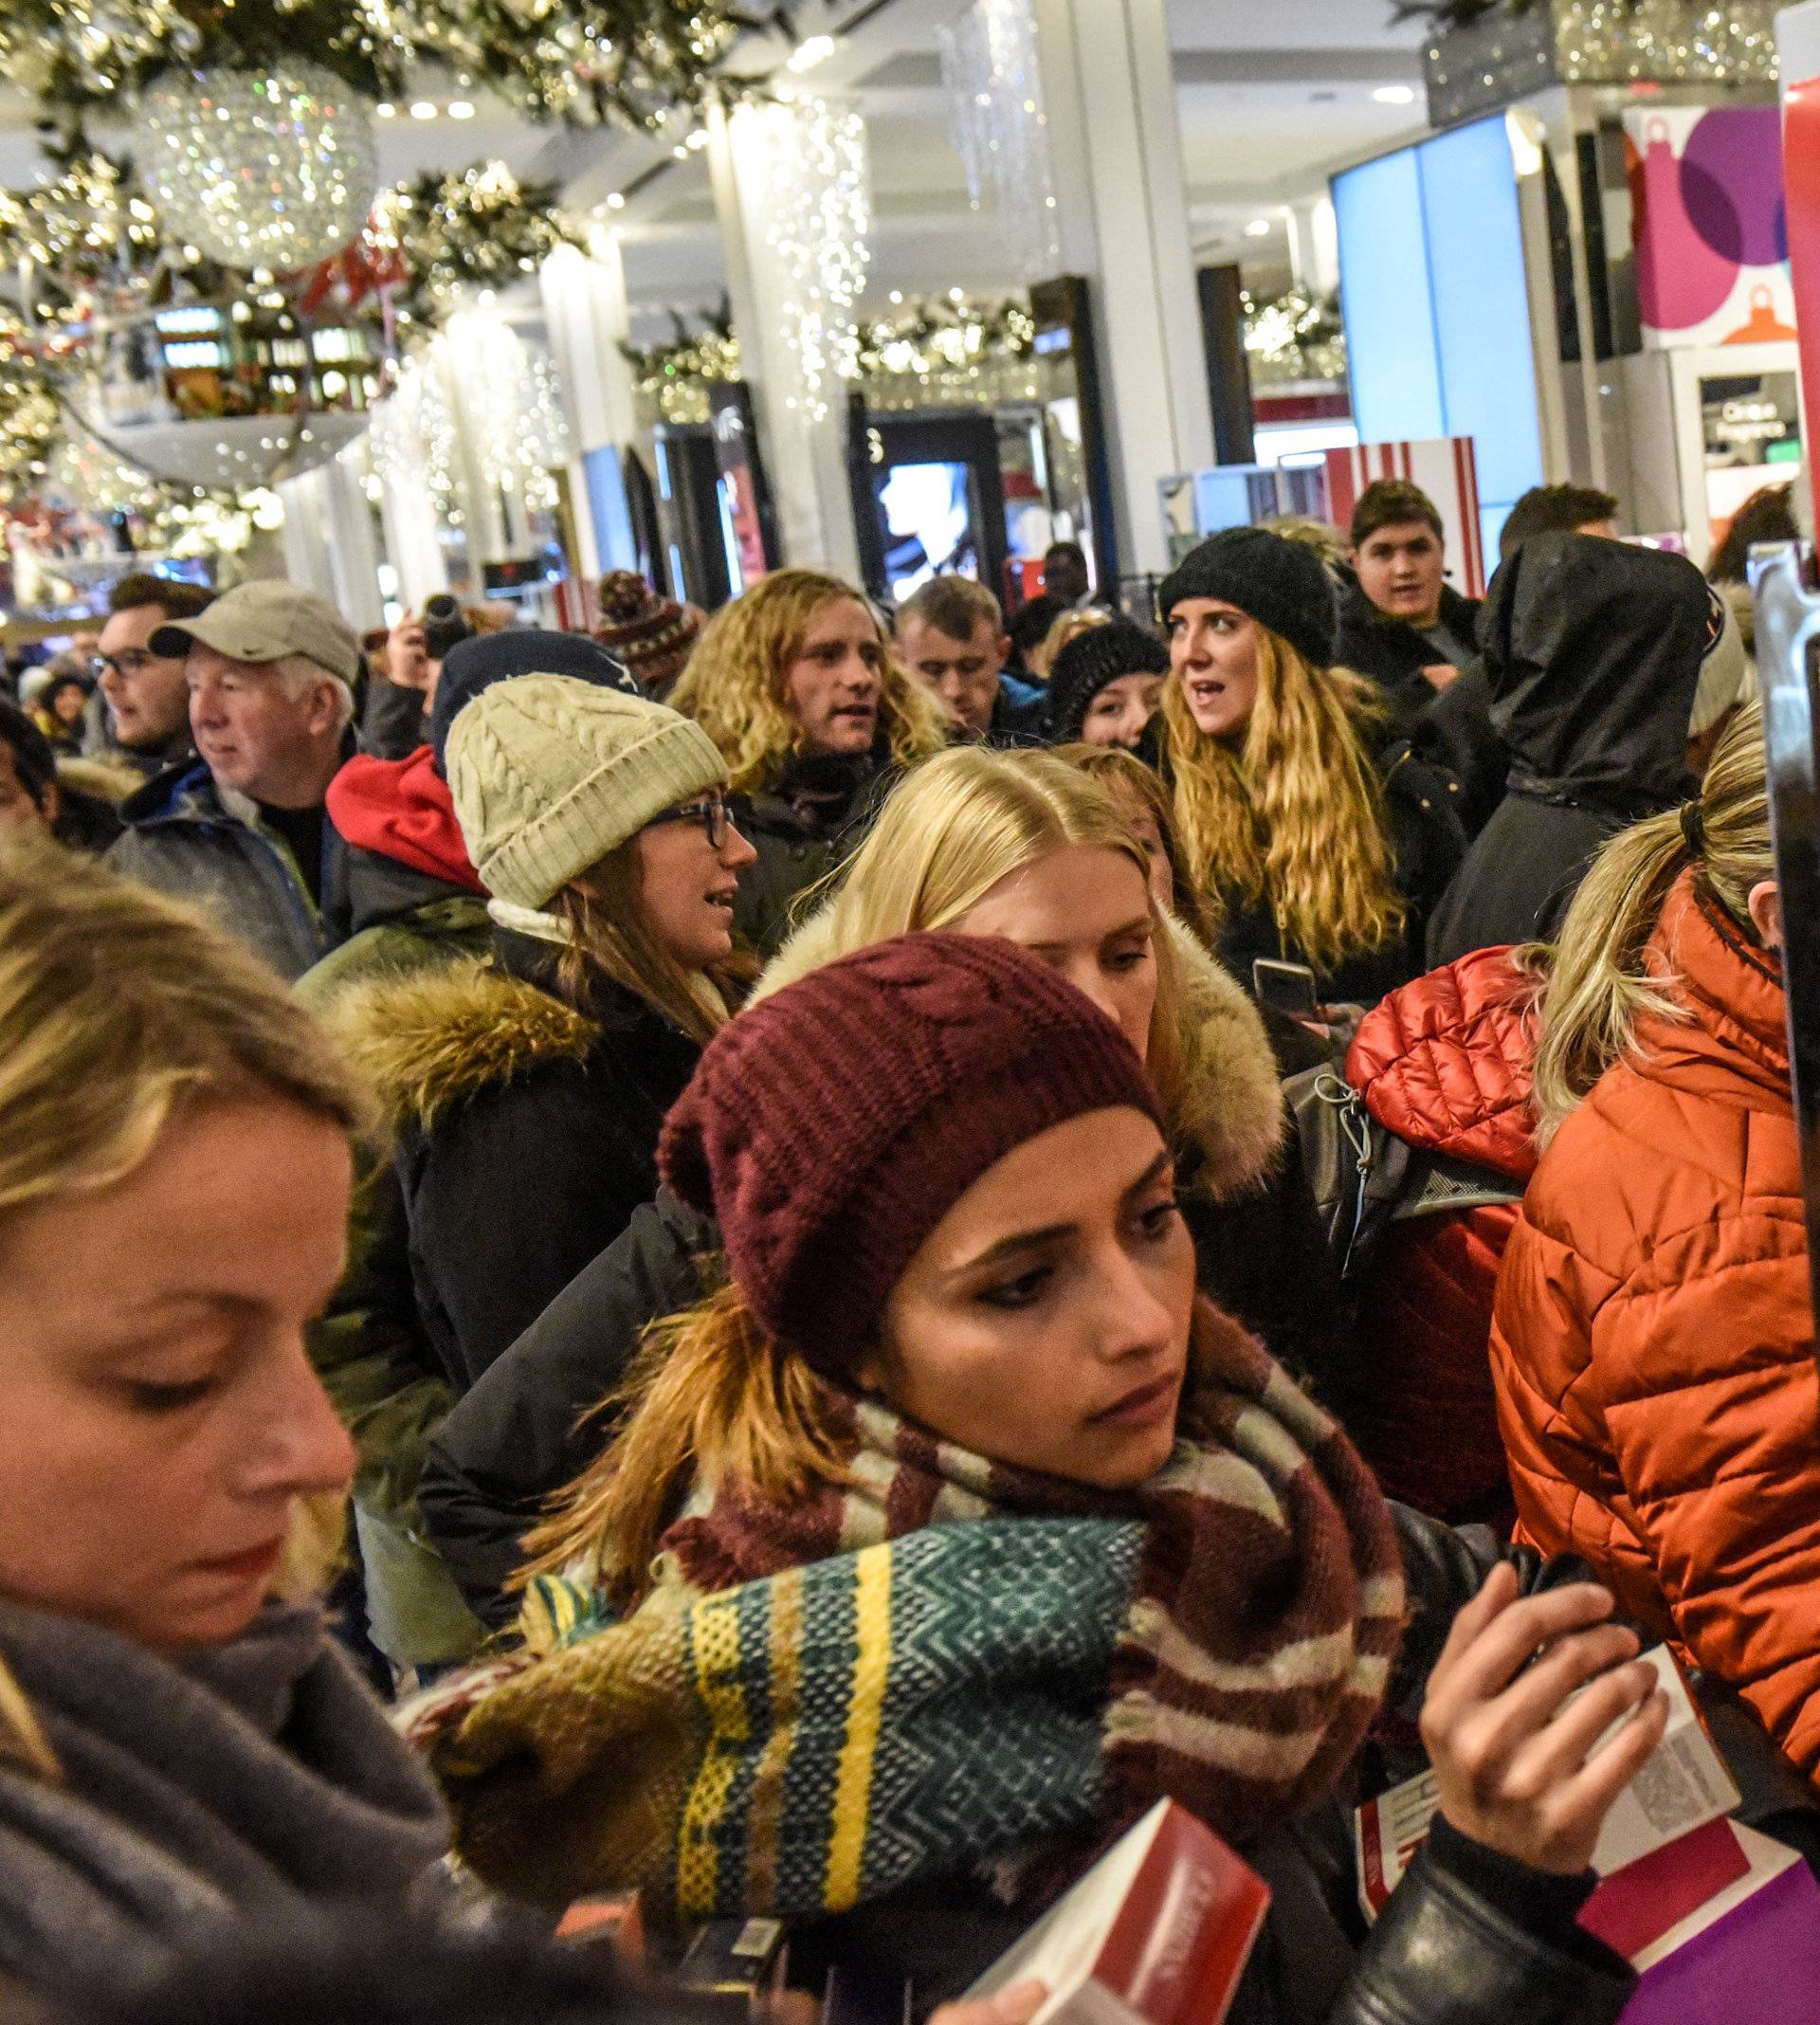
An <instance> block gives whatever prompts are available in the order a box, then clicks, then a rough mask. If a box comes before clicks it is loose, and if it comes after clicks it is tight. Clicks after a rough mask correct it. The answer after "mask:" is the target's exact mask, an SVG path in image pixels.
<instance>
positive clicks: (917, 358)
mask: <svg viewBox="0 0 1820 2025" xmlns="http://www.w3.org/2000/svg"><path fill="white" fill-rule="evenodd" d="M670 320H671V323H672V324H673V326H674V328H675V335H674V336H673V337H672V338H669V339H668V340H667V341H666V342H664V343H663V344H660V345H654V346H652V347H651V348H650V349H649V350H648V351H640V350H638V349H636V348H635V347H633V346H631V345H627V346H624V347H622V349H623V350H624V352H625V355H626V356H627V358H628V360H630V362H631V367H632V374H633V383H634V387H635V390H636V392H637V394H638V396H639V402H640V406H641V407H642V409H643V410H644V411H645V412H646V415H647V416H649V417H650V418H651V419H652V420H655V421H660V422H670V423H689V422H705V421H706V420H707V419H708V414H709V405H708V388H709V386H710V385H711V384H712V383H713V382H715V381H717V380H737V378H738V377H739V340H738V338H736V337H735V336H734V334H733V317H732V314H731V312H730V311H729V310H728V308H727V305H726V304H725V303H724V302H723V303H722V304H721V306H720V307H719V310H717V311H716V312H715V313H714V314H713V315H712V316H709V317H706V318H704V319H702V323H701V328H700V329H699V330H691V329H690V327H689V324H688V321H687V319H685V318H683V316H681V315H679V314H678V312H676V311H675V310H672V311H671V312H670ZM859 340H860V341H859V355H858V364H859V379H860V384H861V385H862V386H864V387H865V388H866V389H867V391H868V398H869V397H870V396H871V394H872V392H876V391H881V390H883V389H889V390H890V391H891V392H900V391H901V389H902V388H904V387H906V386H908V387H910V388H911V389H912V392H915V391H916V389H917V387H918V386H920V388H921V389H922V390H923V392H922V393H921V395H920V398H921V399H923V400H924V401H926V400H927V399H928V398H929V397H930V396H931V395H932V394H933V393H934V392H936V391H937V388H939V391H940V392H942V394H943V395H945V396H953V397H956V398H964V397H965V393H966V383H967V382H968V381H969V380H970V379H977V378H978V376H979V375H980V374H984V373H986V372H988V371H989V370H990V369H992V368H994V367H999V366H1003V365H1006V364H1009V363H1013V362H1015V361H1018V360H1021V359H1025V358H1028V357H1029V356H1031V355H1032V354H1033V353H1034V351H1035V349H1036V323H1035V320H1034V319H1033V318H1032V317H1031V315H1030V311H1029V305H1028V303H1026V302H1023V301H1017V300H1015V299H1011V300H1007V301H999V302H974V301H966V300H965V299H963V300H962V301H956V300H955V298H954V297H953V296H952V295H949V296H945V297H940V298H937V299H935V300H933V301H927V302H915V303H911V304H909V305H908V306H907V307H905V308H903V309H901V311H899V312H897V313H896V314H894V315H892V316H889V317H877V318H873V319H869V320H867V321H865V322H862V323H861V325H860V328H859ZM887 405H897V406H903V405H905V403H904V402H903V401H898V402H896V403H895V404H894V403H887Z"/></svg>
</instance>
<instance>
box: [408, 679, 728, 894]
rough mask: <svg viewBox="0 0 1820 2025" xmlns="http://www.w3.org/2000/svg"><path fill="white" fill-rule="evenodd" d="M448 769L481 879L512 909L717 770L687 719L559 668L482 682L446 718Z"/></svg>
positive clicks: (715, 776) (718, 775)
mask: <svg viewBox="0 0 1820 2025" xmlns="http://www.w3.org/2000/svg"><path fill="white" fill-rule="evenodd" d="M447 767H448V790H449V794H450V797H451V798H452V799H453V801H454V804H455V817H456V820H457V821H458V822H459V823H460V824H461V826H462V836H463V838H464V840H465V842H466V844H467V854H468V856H469V857H470V858H471V859H472V860H473V862H474V869H475V870H476V871H477V872H478V873H479V874H480V877H481V883H482V885H484V886H485V887H486V889H487V891H488V892H489V893H491V894H493V895H494V897H495V898H496V899H499V900H504V901H510V902H512V903H514V904H516V905H518V906H520V907H541V906H543V905H545V904H546V903H548V902H549V901H550V900H551V898H552V897H553V896H554V895H555V894H556V893H559V892H560V891H561V890H562V888H563V887H564V886H566V885H568V884H569V882H570V881H571V880H572V879H573V878H575V877H576V875H577V874H578V873H581V872H585V871H586V870H587V869H588V867H590V866H591V865H597V864H598V863H599V862H600V860H601V859H602V858H604V857H606V855H607V854H608V852H609V851H610V850H615V849H617V848H618V847H619V846H620V845H622V844H624V843H625V842H626V840H627V838H628V837H630V836H632V835H634V834H635V833H636V832H637V831H638V830H642V829H643V828H644V827H645V825H646V823H648V822H649V821H650V820H651V818H652V817H653V816H654V815H661V814H662V813H663V812H664V810H665V809H674V808H675V807H676V806H677V804H678V803H679V802H685V801H688V800H690V799H692V798H693V797H694V796H695V795H698V794H706V793H707V792H708V790H709V789H711V788H719V787H724V786H725V785H726V780H727V763H726V761H725V760H724V759H723V758H721V757H720V753H719V748H718V747H717V746H716V744H715V742H714V740H713V739H710V738H709V737H708V735H707V733H706V732H705V731H703V730H702V729H701V725H699V724H697V723H695V722H694V721H692V720H691V719H689V718H685V717H683V716H682V715H681V714H680V713H679V712H677V711H674V710H670V709H666V708H665V706H664V704H662V703H654V702H650V701H649V700H648V699H647V698H646V697H642V696H627V695H624V694H622V693H621V692H620V691H619V690H617V689H602V688H598V687H596V686H595V685H594V684H592V683H586V682H577V681H576V680H575V679H574V678H573V676H569V675H519V676H515V677H513V678H512V679H511V680H510V681H507V682H501V683H496V684H494V685H493V686H492V687H491V688H490V689H487V690H484V691H482V694H481V695H479V696H477V697H476V698H475V699H474V700H473V702H470V703H469V704H468V705H467V707H466V708H465V709H464V711H463V712H462V714H461V715H460V716H459V717H458V718H457V719H456V720H455V722H454V724H453V726H452V727H451V728H450V731H449V734H448V755H447Z"/></svg>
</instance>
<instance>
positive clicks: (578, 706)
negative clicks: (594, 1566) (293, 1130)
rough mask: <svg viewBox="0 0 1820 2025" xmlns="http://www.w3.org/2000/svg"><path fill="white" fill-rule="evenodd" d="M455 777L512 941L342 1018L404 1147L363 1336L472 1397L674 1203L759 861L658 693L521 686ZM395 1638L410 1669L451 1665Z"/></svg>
mask: <svg viewBox="0 0 1820 2025" xmlns="http://www.w3.org/2000/svg"><path fill="white" fill-rule="evenodd" d="M446 764H447V770H448V784H449V790H450V794H451V796H452V798H453V801H454V804H455V813H456V816H457V818H458V820H459V821H460V824H461V828H462V834H463V836H464V839H465V841H466V844H467V849H468V855H469V857H470V858H471V859H472V861H473V865H474V868H475V870H476V872H477V873H478V874H479V875H480V878H481V881H482V884H483V885H485V887H486V888H487V891H488V892H489V894H490V895H491V896H492V898H491V901H490V903H489V907H488V911H489V913H490V915H491V917H492V921H493V948H492V953H491V955H490V956H489V957H488V958H485V959H483V960H475V961H469V962H465V963H460V964H456V965H453V966H450V967H449V968H447V969H445V970H440V971H437V972H436V973H434V974H427V975H418V974H413V975H411V976H391V977H386V978H382V979H379V980H377V981H375V982H374V983H372V984H370V985H366V986H363V987H360V988H358V989H356V990H355V991H353V992H351V993H350V994H348V995H347V997H346V998H345V999H344V1001H343V1002H342V1004H341V1006H340V1007H338V1008H337V1014H336V1021H335V1023H336V1025H337V1029H338V1030H339V1031H340V1032H341V1034H342V1036H343V1038H344V1040H345V1042H346V1044H347V1045H348V1046H349V1048H350V1049H351V1051H352V1052H353V1054H354V1056H355V1061H356V1062H357V1064H358V1065H359V1066H360V1067H362V1068H364V1069H365V1071H366V1072H367V1073H368V1075H369V1076H370V1077H371V1078H372V1079H373V1081H374V1082H375V1083H376V1084H377V1085H378V1087H379V1090H380V1092H381V1095H382V1097H383V1098H384V1100H385V1102H386V1105H387V1108H388V1110H389V1112H390V1114H391V1121H392V1124H393V1131H394V1135H395V1141H396V1153H395V1159H394V1162H393V1174H394V1175H395V1195H394V1196H393V1198H392V1200H391V1202H389V1203H381V1204H378V1205H376V1206H375V1208H376V1211H377V1216H378V1220H379V1221H380V1222H381V1224H382V1225H383V1226H384V1227H385V1228H384V1229H383V1230H382V1231H381V1233H380V1234H379V1236H378V1237H377V1238H376V1239H374V1240H373V1241H372V1242H370V1243H368V1244H365V1245H361V1246H359V1247H357V1251H356V1256H357V1258H359V1260H360V1261H361V1264H362V1267H363V1273H362V1276H363V1277H364V1278H366V1279H368V1280H370V1281H372V1282H373V1283H374V1284H373V1286H372V1287H371V1289H363V1291H364V1292H369V1293H370V1298H367V1299H365V1300H363V1302H362V1304H361V1313H360V1316H359V1318H358V1323H359V1325H362V1326H365V1327H366V1328H368V1329H369V1330H371V1329H372V1327H373V1323H374V1320H375V1319H377V1320H379V1321H380V1322H381V1323H383V1324H385V1325H387V1326H389V1327H391V1328H393V1329H396V1328H397V1327H399V1326H402V1327H403V1329H404V1330H405V1331H407V1332H408V1333H409V1335H410V1338H411V1339H412V1342H413V1348H414V1351H415V1353H416V1356H415V1362H416V1363H417V1365H418V1367H419V1369H420V1371H422V1372H424V1373H427V1374H428V1375H431V1376H433V1377H436V1378H440V1379H441V1380H442V1381H443V1382H444V1383H446V1386H447V1387H448V1388H449V1390H450V1391H451V1392H453V1393H454V1394H456V1395H460V1394H461V1393H463V1392H465V1391H466V1389H467V1388H468V1386H469V1385H471V1384H472V1383H473V1381H474V1380H475V1379H476V1378H477V1377H479V1376H480V1374H481V1373H482V1371H484V1370H485V1369H486V1367H487V1365H488V1364H490V1363H491V1362H492V1361H493V1359H495V1358H496V1357H497V1356H498V1355H499V1354H500V1352H501V1350H503V1349H504V1348H505V1347H506V1345H507V1344H508V1343H510V1342H511V1341H512V1340H513V1339H514V1338H515V1337H516V1336H518V1334H519V1332H520V1330H522V1329H523V1328H524V1327H525V1326H526V1325H527V1324H528V1323H531V1322H532V1321H534V1320H535V1319H536V1317H537V1315H538V1314H539V1313H540V1312H541V1310H542V1309H543V1307H544V1306H545V1304H547V1303H548V1302H549V1301H550V1300H551V1299H552V1298H553V1297H554V1296H555V1294H557V1293H558V1292H560V1291H561V1289H562V1288H563V1287H564V1286H566V1285H567V1284H568V1282H569V1281H570V1280H571V1279H572V1278H573V1276H574V1274H575V1273H576V1272H578V1271H579V1270H580V1268H582V1267H583V1266H585V1265H586V1264H587V1263H588V1261H589V1260H590V1259H592V1258H593V1257H594V1256H595V1254H596V1253H598V1252H599V1251H601V1250H604V1249H605V1248H606V1247H607V1246H608V1245H610V1243H611V1242H612V1241H613V1239H614V1238H615V1237H616V1236H618V1234H619V1232H620V1231H621V1229H622V1228H623V1227H624V1225H625V1223H626V1221H627V1219H628V1217H629V1216H630V1215H631V1213H632V1212H633V1210H634V1209H636V1208H637V1207H638V1205H639V1204H640V1203H642V1202H645V1201H646V1200H648V1199H649V1197H650V1196H651V1195H652V1194H653V1193H654V1192H655V1190H656V1188H657V1163H656V1149H657V1135H658V1128H659V1126H660V1125H661V1124H662V1122H663V1119H664V1112H665V1111H666V1110H667V1109H668V1107H669V1105H670V1104H671V1103H672V1101H673V1100H674V1099H675V1097H676V1096H677V1094H678V1092H679V1091H680V1090H681V1089H682V1088H683V1085H684V1084H686V1083H687V1081H688V1079H689V1075H690V1073H691V1071H692V1070H693V1068H694V1067H695V1062H696V1058H697V1056H698V1055H699V1054H700V1052H701V1048H702V1046H703V1044H704V1043H705V1042H706V1041H707V1040H708V1039H709V1038H710V1037H711V1036H712V1035H713V1034H714V1032H715V1031H716V1030H717V1029H718V1028H719V1026H720V1025H721V1024H722V1022H723V1021H724V1020H725V1019H726V1017H727V1013H728V1010H729V1006H730V1003H731V1002H732V998H733V996H734V995H735V994H736V988H735V987H734V986H733V984H732V981H731V967H732V958H733V953H734V944H733V932H732V920H733V903H734V900H735V897H736V895H737V891H738V885H739V874H740V872H741V870H742V868H743V867H746V866H747V865H749V864H751V862H752V859H753V855H754V854H753V849H752V847H751V845H749V844H748V843H747V842H746V840H745V839H744V838H743V837H742V836H741V835H740V834H739V832H738V831H737V830H736V829H734V827H733V825H732V823H731V821H730V819H729V817H728V814H727V808H726V800H725V787H726V778H727V769H726V763H725V761H724V760H723V759H722V758H721V757H720V755H719V751H718V750H717V749H716V747H715V745H714V742H713V740H712V739H709V737H708V736H707V734H706V733H705V732H703V731H702V730H701V728H700V727H699V726H698V725H696V724H693V723H691V722H690V721H688V719H686V718H683V717H680V716H678V714H677V713H676V712H675V711H673V710H669V709H666V708H665V707H664V705H663V704H661V703H655V702H649V701H647V700H646V699H645V698H643V697H636V696H628V695H625V694H622V693H620V692H619V691H617V690H611V689H603V688H598V687H595V686H594V685H592V684H588V683H584V682H577V681H574V680H573V679H572V678H569V677H566V676H555V675H525V676H519V677H515V678H513V679H512V680H509V681H506V682H501V683H497V684H494V685H493V686H492V687H491V688H488V689H486V690H484V691H482V693H481V694H480V695H479V696H477V697H476V698H475V699H474V700H473V701H472V702H469V703H467V704H466V705H465V706H464V708H463V710H462V711H461V713H460V715H459V716H458V717H457V718H456V719H455V721H454V724H453V726H452V728H451V729H450V731H449V735H448V743H447V760H446ZM395 1361H396V1359H394V1362H395ZM443 1404H444V1405H445V1407H446V1401H444V1402H443ZM433 1417H436V1416H435V1415H433V1414H424V1415H422V1416H420V1419H419V1425H418V1430H417V1437H416V1438H417V1441H418V1443H419V1444H421V1441H422V1439H423V1437H424V1435H425V1433H427V1432H428V1426H427V1423H428V1421H429V1420H430V1419H432V1418H433ZM397 1461H398V1458H397V1455H396V1452H395V1445H394V1449H393V1451H392V1453H391V1458H390V1466H391V1467H394V1468H395V1467H396V1466H397ZM380 1633H381V1627H380V1626H379V1625H378V1623H377V1621H375V1636H377V1637H378V1638H379V1642H380V1644H381V1645H382V1647H383V1648H384V1649H385V1650H386V1651H387V1652H388V1654H389V1656H391V1658H392V1659H393V1660H394V1661H397V1662H399V1663H401V1664H423V1663H426V1662H427V1661H428V1660H429V1659H430V1658H432V1657H446V1656H448V1655H447V1654H446V1653H443V1654H437V1653H431V1652H428V1651H421V1650H419V1651H410V1652H406V1651H399V1650H394V1648H396V1647H398V1646H399V1645H401V1644H403V1643H405V1642H406V1641H404V1640H402V1639H399V1638H390V1639H389V1638H388V1637H386V1636H383V1635H380Z"/></svg>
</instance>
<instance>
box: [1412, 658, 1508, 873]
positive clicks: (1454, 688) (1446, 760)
mask: <svg viewBox="0 0 1820 2025" xmlns="http://www.w3.org/2000/svg"><path fill="white" fill-rule="evenodd" d="M1410 745H1411V746H1412V747H1413V748H1414V751H1415V755H1416V757H1417V758H1418V759H1422V760H1424V761H1426V762H1427V763H1428V764H1429V766H1433V767H1438V768H1439V769H1440V770H1441V772H1442V773H1444V774H1448V775H1452V777H1453V778H1454V779H1455V780H1457V781H1458V782H1459V783H1460V796H1459V804H1458V806H1459V812H1460V821H1461V823H1462V825H1463V826H1464V828H1465V832H1466V836H1467V838H1468V840H1470V839H1471V838H1473V837H1476V836H1477V835H1478V834H1479V832H1480V831H1481V830H1483V828H1484V827H1485V825H1486V824H1487V823H1488V822H1490V820H1491V818H1492V816H1493V814H1494V813H1495V812H1496V811H1497V808H1498V804H1499V803H1500V802H1501V801H1502V800H1503V798H1504V781H1505V778H1506V776H1507V775H1509V773H1510V755H1509V754H1508V753H1507V752H1506V751H1505V750H1504V741H1503V739H1501V738H1500V737H1499V736H1498V727H1497V725H1496V724H1494V723H1493V722H1492V721H1491V677H1490V676H1489V675H1488V674H1487V673H1486V672H1485V663H1484V657H1483V655H1481V656H1480V657H1479V659H1477V660H1476V661H1474V662H1472V663H1471V665H1470V666H1466V667H1464V668H1462V669H1461V671H1460V673H1459V674H1458V675H1457V676H1456V677H1455V678H1454V680H1453V681H1452V682H1451V683H1449V684H1447V687H1446V688H1445V689H1443V690H1442V691H1441V693H1440V694H1439V695H1438V696H1436V697H1435V698H1434V700H1433V701H1432V702H1429V704H1428V705H1427V706H1426V707H1425V708H1424V710H1423V712H1422V715H1421V716H1420V717H1419V718H1418V719H1417V720H1416V723H1415V729H1414V730H1413V731H1412V732H1411V733H1410Z"/></svg>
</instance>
